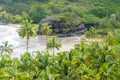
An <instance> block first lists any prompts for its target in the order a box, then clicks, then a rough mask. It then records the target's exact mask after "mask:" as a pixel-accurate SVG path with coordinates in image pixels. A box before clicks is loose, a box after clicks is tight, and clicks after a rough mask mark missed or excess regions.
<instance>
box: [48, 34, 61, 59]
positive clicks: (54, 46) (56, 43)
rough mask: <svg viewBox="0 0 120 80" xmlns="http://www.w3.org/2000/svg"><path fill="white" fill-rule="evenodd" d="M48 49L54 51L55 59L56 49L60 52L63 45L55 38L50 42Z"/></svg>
mask: <svg viewBox="0 0 120 80" xmlns="http://www.w3.org/2000/svg"><path fill="white" fill-rule="evenodd" d="M47 47H48V49H52V50H53V57H54V53H55V49H57V50H59V48H60V47H61V44H60V43H59V40H58V39H57V38H56V37H55V36H53V37H52V38H51V39H49V40H48V43H47Z"/></svg>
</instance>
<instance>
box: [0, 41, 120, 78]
mask: <svg viewBox="0 0 120 80" xmlns="http://www.w3.org/2000/svg"><path fill="white" fill-rule="evenodd" d="M48 43H49V41H48ZM53 46H55V45H53ZM119 49H120V46H119V44H117V45H114V46H113V47H111V46H110V45H109V44H107V43H106V42H91V43H87V42H85V41H84V40H82V41H81V42H80V44H76V45H75V48H74V49H72V50H70V51H66V52H59V53H57V54H56V56H54V57H53V56H51V55H50V54H49V55H48V54H47V53H46V52H39V51H37V52H36V55H34V56H33V55H31V54H29V53H24V54H23V55H22V56H21V57H20V58H19V59H18V58H13V59H11V58H10V56H9V54H3V55H1V56H0V80H119V79H120V54H119V53H120V50H119Z"/></svg>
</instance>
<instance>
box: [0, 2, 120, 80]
mask: <svg viewBox="0 0 120 80" xmlns="http://www.w3.org/2000/svg"><path fill="white" fill-rule="evenodd" d="M119 3H120V1H119V0H9V1H8V0H0V22H4V23H22V24H21V27H20V29H19V30H18V33H19V35H20V37H21V38H26V40H27V41H26V45H27V51H26V53H24V54H23V55H21V57H20V58H11V57H10V54H9V53H11V52H12V51H13V50H12V45H9V44H8V42H4V43H3V44H2V45H1V46H0V54H1V55H0V80H119V79H120V29H119V28H120V4H119ZM49 16H53V17H55V18H56V17H60V19H61V20H62V21H63V22H64V23H68V24H72V23H73V22H74V21H75V20H79V22H81V23H84V24H85V26H86V27H88V29H89V30H88V31H87V32H86V33H85V36H86V38H88V39H89V40H88V42H86V41H85V40H81V41H80V43H79V44H76V45H75V46H74V49H72V50H70V51H65V52H59V53H55V49H58V50H59V49H60V47H61V46H62V45H61V44H60V43H59V40H58V39H57V37H55V36H53V37H52V38H51V39H49V40H48V35H49V34H50V33H51V32H52V30H51V29H50V26H49V25H48V24H47V23H44V24H43V28H42V30H41V31H42V34H44V35H46V50H45V51H42V52H41V51H36V52H35V53H34V55H32V54H31V53H29V51H28V46H29V40H30V37H35V36H36V34H37V31H38V27H36V25H34V24H32V23H39V22H40V21H41V20H42V19H44V18H46V17H49ZM91 26H92V27H91ZM89 27H91V28H89ZM101 37H102V41H100V42H96V41H94V38H98V39H99V38H101ZM51 51H52V52H51ZM51 53H52V54H53V55H51Z"/></svg>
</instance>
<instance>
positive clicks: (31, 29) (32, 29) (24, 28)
mask: <svg viewBox="0 0 120 80" xmlns="http://www.w3.org/2000/svg"><path fill="white" fill-rule="evenodd" d="M31 22H32V21H29V20H28V19H26V20H23V22H22V25H21V27H20V29H19V30H18V33H19V35H20V37H21V38H25V37H26V39H27V52H28V43H29V39H30V37H35V36H36V35H37V31H38V27H37V26H34V25H33V24H32V23H31Z"/></svg>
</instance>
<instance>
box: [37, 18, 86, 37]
mask: <svg viewBox="0 0 120 80" xmlns="http://www.w3.org/2000/svg"><path fill="white" fill-rule="evenodd" d="M43 23H48V24H49V25H51V29H52V33H55V34H58V36H71V35H82V34H83V33H84V32H85V31H86V30H87V29H86V28H85V25H84V24H82V23H80V21H77V20H75V21H72V22H71V23H67V22H65V21H62V20H61V19H60V18H59V17H53V16H50V17H48V18H46V19H43V20H41V22H40V26H39V34H40V33H41V28H42V27H43V26H42V24H43Z"/></svg>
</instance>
